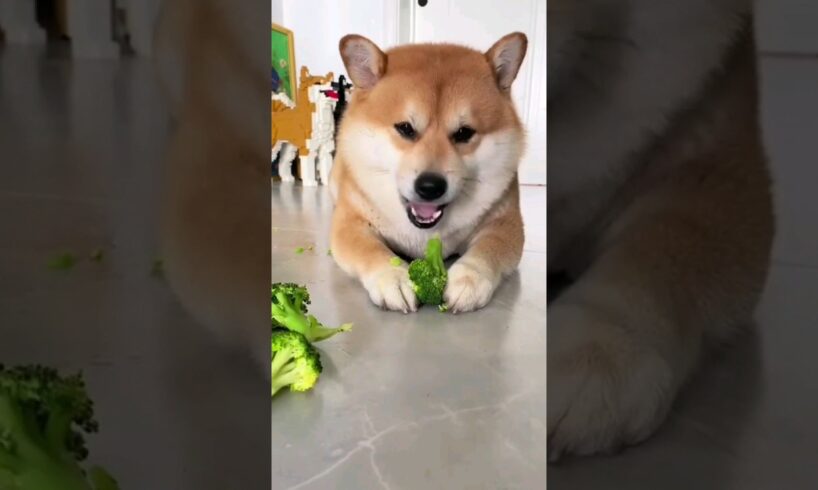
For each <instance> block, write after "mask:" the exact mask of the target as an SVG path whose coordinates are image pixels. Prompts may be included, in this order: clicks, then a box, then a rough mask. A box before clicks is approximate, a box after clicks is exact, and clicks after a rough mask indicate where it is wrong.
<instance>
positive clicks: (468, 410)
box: [272, 184, 546, 490]
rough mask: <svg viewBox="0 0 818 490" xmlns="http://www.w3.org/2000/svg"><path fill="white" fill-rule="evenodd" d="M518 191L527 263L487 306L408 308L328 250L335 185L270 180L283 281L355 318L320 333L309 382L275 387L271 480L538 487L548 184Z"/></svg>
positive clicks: (322, 307)
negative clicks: (318, 359) (320, 370)
mask: <svg viewBox="0 0 818 490" xmlns="http://www.w3.org/2000/svg"><path fill="white" fill-rule="evenodd" d="M522 190H523V192H522V202H523V209H524V215H525V221H526V229H527V235H528V239H527V241H526V247H525V253H524V256H523V260H522V264H521V265H520V270H519V272H518V273H516V274H514V275H513V276H511V277H510V278H509V279H508V280H507V281H506V282H505V283H504V284H503V285H502V286H501V287H500V289H499V290H498V292H497V295H496V296H495V298H494V299H493V300H492V302H491V303H490V304H489V306H488V307H486V308H485V309H483V310H481V311H479V312H475V313H469V314H461V315H451V314H442V313H440V312H438V311H437V309H436V308H430V307H427V308H423V309H422V310H421V311H419V312H418V313H415V314H410V315H404V314H402V313H394V312H386V311H382V310H380V309H378V308H376V307H375V306H374V305H372V304H371V303H370V301H369V297H368V296H367V294H366V292H365V291H364V289H363V288H362V287H361V286H360V285H358V283H357V282H355V281H354V280H352V279H351V278H349V277H347V276H346V275H345V274H344V273H343V272H341V270H340V269H339V268H338V267H337V266H336V265H335V263H334V262H333V260H332V257H330V256H328V255H327V250H328V245H327V236H328V233H327V230H328V225H329V217H330V213H331V210H332V205H331V202H330V196H329V193H328V192H327V189H326V188H323V187H322V188H302V187H300V186H297V185H295V186H294V185H281V184H273V197H272V202H273V214H272V226H273V234H272V236H273V241H272V245H273V270H272V278H273V280H275V281H297V282H301V283H306V284H307V285H308V286H309V288H310V290H311V291H312V295H313V306H312V310H313V311H315V314H316V315H317V316H318V317H319V318H321V319H322V320H325V321H326V322H327V323H329V324H334V325H337V324H340V323H342V322H354V323H355V328H353V330H352V331H350V332H349V333H346V334H343V335H338V336H335V337H333V338H331V339H329V340H327V341H325V342H322V343H321V344H319V347H320V348H321V351H322V355H323V359H325V360H326V362H325V374H324V376H323V377H322V378H321V382H320V384H319V385H318V388H317V389H316V390H315V391H314V392H313V393H311V394H309V395H307V396H305V395H301V394H291V393H287V394H285V395H283V396H281V397H278V396H277V397H276V399H274V400H273V403H272V440H273V454H274V457H273V475H272V476H273V488H292V489H295V488H304V489H329V488H337V489H347V488H349V489H353V488H354V489H369V488H391V489H398V488H404V489H414V488H435V489H437V488H440V489H443V488H446V489H455V488H457V489H460V488H464V489H465V488H471V489H487V490H488V489H498V488H517V489H528V488H532V489H533V488H541V486H542V485H543V482H544V481H545V471H546V465H545V454H546V452H545V449H546V436H545V432H546V429H545V363H544V360H545V329H544V326H545V298H546V290H545V289H546V285H545V281H544V280H543V279H544V277H545V272H546V255H545V213H544V209H545V188H543V187H524V188H523V189H522ZM299 247H301V248H305V249H308V250H306V251H305V252H304V253H302V254H298V253H296V249H297V248H299ZM310 247H312V249H309V248H310Z"/></svg>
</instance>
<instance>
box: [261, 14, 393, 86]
mask: <svg viewBox="0 0 818 490" xmlns="http://www.w3.org/2000/svg"><path fill="white" fill-rule="evenodd" d="M277 4H279V6H280V8H281V15H280V17H279V20H278V21H276V20H275V19H276V15H277V13H276V7H277ZM272 5H273V14H272V15H273V21H274V22H276V23H277V24H281V25H283V26H284V27H286V28H288V29H290V30H292V31H293V36H294V38H295V62H296V70H300V69H301V66H307V67H308V68H309V69H310V71H311V72H312V73H316V74H317V73H321V74H323V73H326V72H328V71H332V72H333V73H334V74H335V75H336V76H337V75H338V74H339V73H344V72H345V70H344V65H343V63H342V62H341V56H340V55H339V54H338V41H339V40H340V39H341V37H343V36H344V35H346V34H361V35H363V36H366V37H368V38H370V39H372V40H373V41H374V42H375V43H377V44H378V45H379V46H381V47H382V48H385V47H389V46H391V45H392V44H394V40H395V39H396V38H397V29H396V27H395V23H394V19H395V18H396V16H395V15H394V12H395V10H394V9H396V8H397V1H396V0H272Z"/></svg>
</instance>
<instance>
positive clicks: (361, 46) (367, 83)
mask: <svg viewBox="0 0 818 490" xmlns="http://www.w3.org/2000/svg"><path fill="white" fill-rule="evenodd" d="M338 49H339V51H341V58H343V60H344V66H346V69H347V73H348V74H349V78H350V79H351V80H352V83H353V84H355V88H359V89H364V90H367V89H370V88H372V87H374V86H375V84H376V83H378V80H380V78H381V76H383V73H384V71H385V70H386V55H385V54H384V53H383V51H381V50H380V48H378V46H376V45H375V43H373V42H372V41H370V40H369V39H367V38H365V37H363V36H359V35H357V34H349V35H347V36H344V37H342V38H341V42H340V43H338Z"/></svg>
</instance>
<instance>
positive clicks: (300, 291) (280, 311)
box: [270, 282, 352, 342]
mask: <svg viewBox="0 0 818 490" xmlns="http://www.w3.org/2000/svg"><path fill="white" fill-rule="evenodd" d="M270 296H271V300H272V302H271V305H270V317H271V319H272V323H273V327H274V328H286V329H287V330H292V331H293V332H298V333H300V334H301V335H303V336H304V337H306V338H307V340H308V341H309V342H318V341H320V340H324V339H327V338H329V337H332V336H333V335H335V334H337V333H340V332H346V331H347V330H349V329H351V328H352V324H351V323H345V324H344V325H341V326H340V327H338V328H327V327H325V326H324V325H322V324H321V323H320V322H319V321H318V320H317V319H316V318H315V317H314V316H312V315H309V314H307V305H308V304H309V303H310V293H309V292H308V291H307V288H306V287H305V286H299V285H298V284H293V283H280V282H279V283H274V284H273V285H272V287H271V289H270Z"/></svg>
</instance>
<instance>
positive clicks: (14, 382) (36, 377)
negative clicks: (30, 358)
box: [0, 365, 119, 490]
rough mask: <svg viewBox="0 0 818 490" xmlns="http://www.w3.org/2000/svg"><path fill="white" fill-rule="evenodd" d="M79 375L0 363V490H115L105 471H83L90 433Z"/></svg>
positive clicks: (90, 417) (93, 422)
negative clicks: (4, 365)
mask: <svg viewBox="0 0 818 490" xmlns="http://www.w3.org/2000/svg"><path fill="white" fill-rule="evenodd" d="M97 429H98V425H97V422H96V420H95V419H94V413H93V403H92V402H91V399H90V398H89V397H88V394H87V393H86V391H85V383H84V381H83V379H82V375H81V374H76V375H73V376H67V377H61V376H60V375H59V373H58V372H57V371H56V370H55V369H52V368H47V367H43V366H20V367H14V368H4V367H3V366H2V365H0V488H2V489H3V490H116V489H118V488H119V487H118V485H117V484H116V481H115V480H114V479H113V478H112V477H111V476H110V475H109V474H108V473H107V472H105V470H103V469H102V468H99V467H93V468H91V469H90V470H88V471H86V470H85V469H84V468H83V467H82V466H81V464H80V462H81V461H83V460H85V458H86V457H87V456H88V450H87V449H86V447H85V439H84V435H85V434H90V433H93V432H96V431H97Z"/></svg>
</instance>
